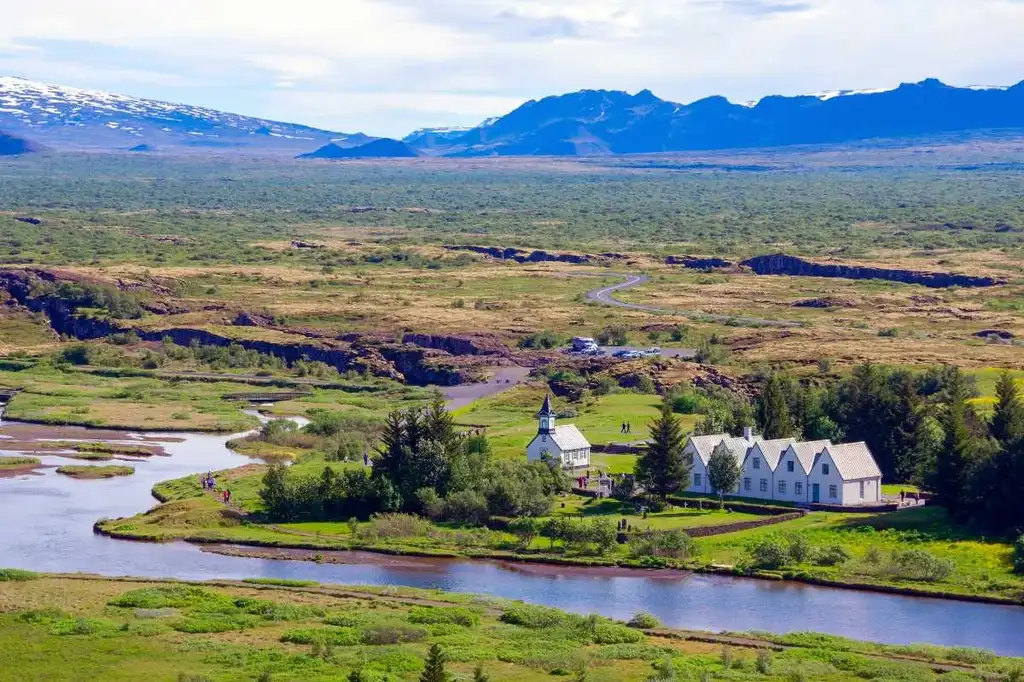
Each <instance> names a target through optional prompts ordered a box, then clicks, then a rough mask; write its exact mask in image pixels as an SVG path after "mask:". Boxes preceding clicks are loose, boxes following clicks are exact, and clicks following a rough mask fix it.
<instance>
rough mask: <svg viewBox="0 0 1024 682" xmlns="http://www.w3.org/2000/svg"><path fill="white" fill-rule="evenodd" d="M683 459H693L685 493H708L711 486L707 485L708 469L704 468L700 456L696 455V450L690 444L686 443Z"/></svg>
mask: <svg viewBox="0 0 1024 682" xmlns="http://www.w3.org/2000/svg"><path fill="white" fill-rule="evenodd" d="M683 457H690V458H692V459H693V467H692V468H691V471H690V485H689V487H687V489H686V491H687V492H690V493H705V494H707V493H710V492H711V485H710V484H709V483H708V469H707V467H706V466H704V462H703V461H702V460H701V458H700V455H698V454H697V448H695V447H693V445H692V444H691V443H687V444H686V447H685V448H684V449H683Z"/></svg>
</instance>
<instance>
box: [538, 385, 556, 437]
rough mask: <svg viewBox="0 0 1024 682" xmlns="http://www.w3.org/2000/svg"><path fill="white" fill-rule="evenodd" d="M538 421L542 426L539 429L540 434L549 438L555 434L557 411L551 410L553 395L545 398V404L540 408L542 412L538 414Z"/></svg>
mask: <svg viewBox="0 0 1024 682" xmlns="http://www.w3.org/2000/svg"><path fill="white" fill-rule="evenodd" d="M537 419H538V420H539V422H540V425H539V427H538V429H537V433H538V434H542V435H546V436H549V435H551V434H553V433H554V432H555V411H554V410H553V409H551V395H550V394H549V395H546V396H544V404H543V405H542V406H541V408H540V412H538V413H537Z"/></svg>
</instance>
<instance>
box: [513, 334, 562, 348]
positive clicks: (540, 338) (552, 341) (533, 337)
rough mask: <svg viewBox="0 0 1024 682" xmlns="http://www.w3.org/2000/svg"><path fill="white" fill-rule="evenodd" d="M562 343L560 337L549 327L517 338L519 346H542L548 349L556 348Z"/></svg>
mask: <svg viewBox="0 0 1024 682" xmlns="http://www.w3.org/2000/svg"><path fill="white" fill-rule="evenodd" d="M560 345H562V339H561V337H560V336H559V335H558V334H556V333H555V332H553V331H552V330H550V329H545V330H544V331H541V332H537V333H536V334H530V335H529V336H527V337H525V338H523V339H520V340H519V347H520V348H543V349H545V350H550V349H551V348H557V347H558V346H560Z"/></svg>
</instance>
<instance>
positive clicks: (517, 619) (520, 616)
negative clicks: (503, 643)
mask: <svg viewBox="0 0 1024 682" xmlns="http://www.w3.org/2000/svg"><path fill="white" fill-rule="evenodd" d="M500 620H501V621H502V622H503V623H508V624H510V625H519V626H521V627H524V628H530V629H531V630H536V629H539V628H553V627H557V626H559V625H563V624H565V623H566V622H567V621H568V616H567V614H564V613H562V612H561V611H558V610H557V609H549V608H547V607H546V606H533V605H530V604H516V605H515V606H511V607H509V608H507V609H505V610H504V611H503V612H502V614H501V618H500Z"/></svg>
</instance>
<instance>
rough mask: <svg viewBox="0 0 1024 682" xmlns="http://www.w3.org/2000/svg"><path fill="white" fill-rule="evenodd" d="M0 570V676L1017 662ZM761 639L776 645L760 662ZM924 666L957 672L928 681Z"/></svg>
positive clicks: (411, 601) (788, 668)
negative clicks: (435, 654)
mask: <svg viewBox="0 0 1024 682" xmlns="http://www.w3.org/2000/svg"><path fill="white" fill-rule="evenodd" d="M0 575H3V576H7V577H8V578H11V579H6V580H0V680H3V681H4V682H7V681H10V682H15V681H18V682H21V681H22V680H28V679H38V680H47V681H48V682H81V681H84V680H100V679H102V680H104V681H105V682H129V681H130V682H135V681H136V680H139V679H146V680H152V682H179V681H180V680H189V681H193V680H202V681H204V682H206V681H209V682H254V681H256V680H261V681H262V680H272V681H273V682H300V681H301V682H334V681H336V680H343V679H349V675H350V674H351V673H352V671H353V670H358V671H359V672H360V673H361V675H362V677H361V679H364V680H373V681H374V682H413V681H414V680H417V679H418V678H419V675H420V673H421V671H422V669H423V661H424V659H425V658H426V653H427V649H428V648H429V647H430V646H431V645H435V644H436V645H438V646H439V647H441V649H442V651H443V652H444V653H445V655H446V658H447V659H448V663H447V666H446V667H447V670H448V672H449V673H450V674H453V675H454V679H456V680H468V679H471V677H472V674H473V670H474V669H475V668H476V667H477V666H481V667H483V669H484V671H485V672H486V673H487V674H488V675H490V677H491V679H493V680H496V681H500V682H541V681H542V680H550V679H572V676H573V675H578V674H579V671H581V670H585V671H586V679H587V680H588V681H595V682H643V681H644V680H647V679H649V678H650V677H651V676H652V675H653V674H654V672H655V669H654V665H655V664H658V665H659V666H661V665H663V664H664V663H665V662H667V663H668V666H669V667H670V668H672V669H673V671H674V673H675V675H676V679H679V680H701V679H728V680H737V681H756V682H790V681H791V680H794V679H797V678H799V679H808V680H811V679H813V680H827V681H828V682H858V681H860V680H876V681H879V682H881V681H882V680H896V679H899V680H914V681H915V682H933V681H935V682H937V681H939V680H947V681H949V682H952V680H953V679H956V680H965V681H966V680H972V679H979V678H981V677H982V676H984V675H988V676H990V679H995V678H996V676H1005V675H1008V674H1010V673H1011V672H1012V671H1013V670H1014V669H1016V668H1017V667H1019V666H1020V665H1021V661H1020V660H1014V659H1007V658H999V657H996V656H994V655H992V654H990V653H987V652H983V651H976V650H965V649H942V648H938V647H893V646H881V645H873V644H869V643H865V642H855V641H851V640H843V639H841V638H831V637H826V636H819V635H808V634H803V635H789V636H769V635H744V636H742V637H729V636H716V635H711V634H708V633H693V632H687V631H676V630H668V629H660V628H659V629H655V630H646V631H644V630H638V629H632V628H627V627H625V626H624V625H622V624H620V623H616V622H614V621H610V620H607V619H604V618H599V617H592V618H588V617H585V616H574V615H569V614H565V613H563V612H559V611H555V610H553V609H545V608H542V607H531V606H527V605H524V604H521V603H516V602H509V601H504V600H499V599H494V598H489V597H474V596H473V595H457V594H450V593H444V592H437V591H428V590H416V589H410V588H389V587H383V588H370V587H348V586H346V587H340V586H338V587H334V586H319V585H316V584H309V583H302V584H301V585H299V584H290V583H289V582H288V581H280V582H278V581H264V582H260V581H252V582H231V581H215V582H212V583H159V582H152V581H145V582H142V581H138V582H136V581H132V579H123V580H104V579H80V578H76V577H49V576H40V575H33V574H27V573H18V572H13V571H7V572H0ZM13 578H17V579H16V580H15V579H13ZM769 643H775V648H776V649H777V650H776V651H775V652H774V653H772V654H770V655H766V654H763V653H762V654H760V655H759V654H758V650H759V648H765V647H767V646H768V645H769ZM725 650H728V652H727V653H723V651H725ZM759 658H760V659H761V665H760V666H759V665H758V659H759ZM725 661H728V666H726V665H725ZM936 664H940V665H941V664H945V665H948V666H952V669H955V670H956V671H957V672H954V673H946V674H940V673H938V672H933V671H932V667H933V666H935V665H936ZM560 676H561V677H560ZM1000 679H1005V678H1000Z"/></svg>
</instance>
